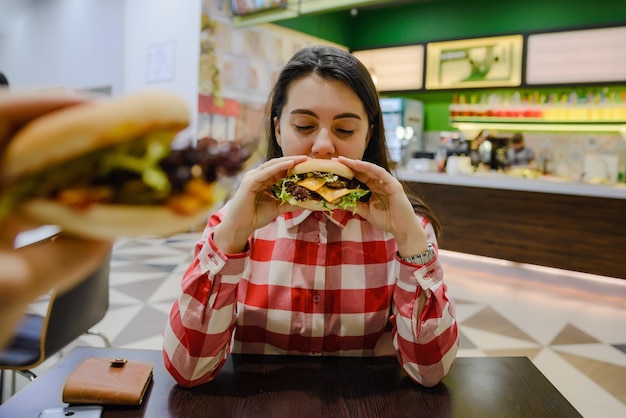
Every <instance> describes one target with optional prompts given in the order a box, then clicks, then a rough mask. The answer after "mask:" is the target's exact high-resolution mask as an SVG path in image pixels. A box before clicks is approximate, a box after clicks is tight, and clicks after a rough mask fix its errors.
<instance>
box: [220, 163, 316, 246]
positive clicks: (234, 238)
mask: <svg viewBox="0 0 626 418" xmlns="http://www.w3.org/2000/svg"><path fill="white" fill-rule="evenodd" d="M306 159H307V157H306V156H304V155H300V156H291V157H280V158H274V159H272V160H269V161H266V162H265V163H263V164H262V165H260V166H259V167H257V168H254V169H252V170H250V171H248V172H247V173H246V174H245V175H244V176H243V178H242V180H241V184H240V185H239V188H238V189H237V191H236V192H235V195H234V196H233V198H232V199H231V201H230V206H229V210H228V213H226V215H225V216H224V219H223V220H222V222H221V223H220V224H219V225H218V226H217V227H216V228H215V231H214V233H213V242H215V244H216V245H217V246H218V248H219V249H220V250H221V251H222V252H224V253H226V254H236V253H239V252H242V251H243V250H244V249H245V247H246V244H247V243H248V238H249V237H250V235H251V234H252V233H253V232H254V231H256V230H257V229H259V228H261V227H263V226H265V225H267V224H269V223H270V222H272V221H273V220H274V219H276V217H277V216H278V215H280V214H281V213H285V212H289V211H294V210H299V209H301V208H298V207H296V206H291V205H288V204H284V205H281V203H280V201H279V200H277V199H275V198H274V197H273V196H272V194H271V192H270V191H269V190H270V188H271V187H272V185H274V184H275V183H276V182H277V181H278V180H280V179H282V178H284V177H285V176H287V170H289V169H290V168H291V167H293V166H294V165H296V164H299V163H301V162H303V161H305V160H306Z"/></svg>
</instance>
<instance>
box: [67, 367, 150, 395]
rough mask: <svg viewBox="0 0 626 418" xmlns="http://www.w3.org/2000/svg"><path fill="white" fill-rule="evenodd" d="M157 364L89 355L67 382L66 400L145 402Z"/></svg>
mask: <svg viewBox="0 0 626 418" xmlns="http://www.w3.org/2000/svg"><path fill="white" fill-rule="evenodd" d="M152 369H153V366H152V364H150V363H141V362H137V361H129V360H124V359H105V358H93V357H90V358H87V359H85V360H84V361H83V362H82V363H81V364H80V365H79V366H78V367H77V368H76V369H74V371H72V373H70V375H69V376H68V377H67V380H66V381H65V385H64V386H63V402H67V403H70V404H96V405H98V404H100V405H141V402H142V401H143V398H144V395H145V393H146V390H147V389H148V386H149V384H150V382H151V380H152Z"/></svg>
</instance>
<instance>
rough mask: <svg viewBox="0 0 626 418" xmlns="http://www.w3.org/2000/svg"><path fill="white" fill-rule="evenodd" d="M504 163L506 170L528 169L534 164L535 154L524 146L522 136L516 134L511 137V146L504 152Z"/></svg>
mask: <svg viewBox="0 0 626 418" xmlns="http://www.w3.org/2000/svg"><path fill="white" fill-rule="evenodd" d="M506 162H507V167H508V168H513V167H519V166H522V167H528V166H532V165H533V163H534V162H535V152H534V151H533V150H532V149H531V148H528V147H527V146H526V144H525V142H524V136H523V135H522V134H520V133H516V134H514V135H513V137H511V146H510V147H509V149H507V151H506Z"/></svg>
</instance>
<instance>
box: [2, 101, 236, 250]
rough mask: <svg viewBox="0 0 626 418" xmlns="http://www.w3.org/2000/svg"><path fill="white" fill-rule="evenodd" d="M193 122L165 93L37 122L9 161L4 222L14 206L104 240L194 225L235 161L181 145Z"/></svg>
mask: <svg viewBox="0 0 626 418" xmlns="http://www.w3.org/2000/svg"><path fill="white" fill-rule="evenodd" d="M189 120H190V112H189V108H188V106H187V104H186V102H185V101H184V100H182V99H181V98H179V97H178V96H176V95H173V94H170V93H165V92H143V93H138V94H133V95H128V96H125V97H122V98H119V99H102V100H96V101H89V102H85V103H81V104H78V105H75V106H71V107H67V108H63V109H60V110H56V111H53V112H50V113H47V114H45V115H43V116H40V117H38V118H36V119H34V120H33V121H31V122H30V123H28V124H27V125H25V126H24V127H23V128H21V129H20V130H19V131H18V132H17V133H16V134H15V136H14V137H13V138H12V139H11V141H10V143H9V144H8V146H7V148H6V150H5V152H4V155H3V156H2V159H1V161H0V164H1V167H0V220H1V219H2V218H3V216H4V215H6V214H7V213H9V212H12V211H15V212H17V213H19V214H21V215H22V216H25V217H27V218H30V219H31V220H33V221H35V222H38V223H40V224H50V225H57V226H58V227H59V228H60V229H61V230H64V231H66V232H69V233H73V234H76V235H81V236H87V237H94V238H104V239H112V238H115V237H117V236H137V235H144V234H150V235H171V234H173V233H176V232H180V231H182V230H185V229H189V228H190V227H192V226H193V225H195V224H197V223H198V222H200V220H202V219H203V218H205V217H206V216H207V213H208V210H209V209H210V208H211V207H212V206H213V204H214V202H215V201H216V199H217V198H218V195H219V193H218V191H217V188H216V180H217V174H218V171H219V163H220V158H227V157H224V156H223V155H221V154H220V152H219V151H216V150H215V149H208V147H207V149H204V150H203V149H196V148H193V149H192V148H191V147H188V148H186V149H181V150H173V149H172V147H171V145H172V141H173V140H174V138H175V136H176V135H177V134H178V133H179V132H180V131H181V130H183V129H184V128H185V127H187V126H188V125H189ZM231 168H232V163H231Z"/></svg>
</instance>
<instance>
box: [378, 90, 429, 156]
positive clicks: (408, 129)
mask: <svg viewBox="0 0 626 418" xmlns="http://www.w3.org/2000/svg"><path fill="white" fill-rule="evenodd" d="M380 106H381V109H382V112H383V122H384V124H385V136H386V138H387V147H388V149H389V156H390V157H391V160H392V162H393V163H394V164H396V165H399V166H404V165H406V163H407V161H408V160H409V159H410V158H411V155H412V154H413V153H414V152H416V151H421V150H423V149H424V138H423V130H424V105H423V103H422V102H420V101H419V100H413V99H405V98H401V97H394V98H381V99H380Z"/></svg>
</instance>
